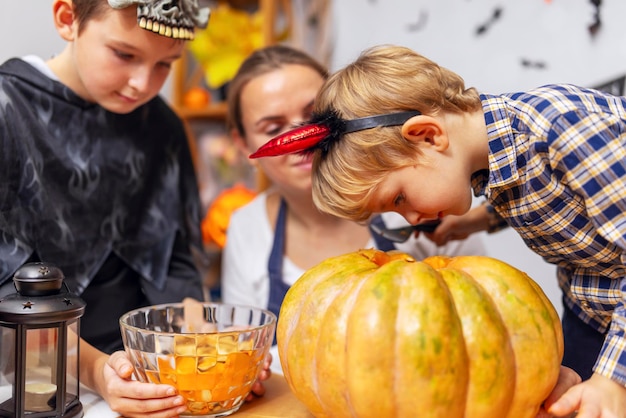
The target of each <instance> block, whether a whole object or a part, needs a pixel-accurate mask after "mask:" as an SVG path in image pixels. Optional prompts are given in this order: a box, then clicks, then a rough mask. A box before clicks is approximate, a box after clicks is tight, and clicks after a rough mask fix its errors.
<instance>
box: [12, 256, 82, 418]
mask: <svg viewBox="0 0 626 418" xmlns="http://www.w3.org/2000/svg"><path fill="white" fill-rule="evenodd" d="M63 279H64V276H63V273H62V272H61V270H60V269H59V268H57V267H55V266H54V265H52V264H48V263H29V264H25V265H23V266H22V267H21V268H20V269H19V270H18V271H17V272H16V273H15V275H14V276H13V284H14V285H15V289H16V290H17V293H13V294H10V295H7V296H6V297H4V298H2V299H0V331H1V333H2V334H1V335H0V337H1V338H0V417H19V418H21V417H29V418H39V417H42V418H43V417H82V416H83V406H82V404H81V403H80V399H79V388H80V379H79V373H78V356H79V341H80V317H81V316H82V315H83V313H84V312H85V302H84V301H83V300H82V299H80V298H79V297H77V296H75V295H73V294H72V293H71V292H70V291H69V289H68V287H67V285H66V284H65V283H64V282H63Z"/></svg>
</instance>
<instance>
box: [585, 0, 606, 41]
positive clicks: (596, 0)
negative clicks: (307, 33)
mask: <svg viewBox="0 0 626 418" xmlns="http://www.w3.org/2000/svg"><path fill="white" fill-rule="evenodd" d="M589 1H590V2H591V4H593V7H594V8H595V9H596V10H595V12H594V14H593V22H592V23H591V25H589V26H588V28H587V29H588V30H589V34H590V35H591V36H592V37H594V36H596V35H597V33H598V31H599V30H600V27H601V26H602V21H601V20H600V7H601V6H602V0H589Z"/></svg>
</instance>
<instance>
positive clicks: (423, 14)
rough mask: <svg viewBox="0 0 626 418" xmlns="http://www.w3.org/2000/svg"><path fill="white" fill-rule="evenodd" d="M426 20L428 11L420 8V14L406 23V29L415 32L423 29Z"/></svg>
mask: <svg viewBox="0 0 626 418" xmlns="http://www.w3.org/2000/svg"><path fill="white" fill-rule="evenodd" d="M426 22H428V12H427V11H425V10H420V14H419V16H418V17H417V20H416V21H415V22H413V23H409V24H408V25H407V30H408V31H409V32H417V31H420V30H422V29H424V26H426Z"/></svg>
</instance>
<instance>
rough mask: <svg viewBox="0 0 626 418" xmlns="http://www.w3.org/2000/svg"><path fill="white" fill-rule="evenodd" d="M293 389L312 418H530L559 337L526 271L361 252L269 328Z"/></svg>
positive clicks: (288, 300) (320, 269)
mask: <svg viewBox="0 0 626 418" xmlns="http://www.w3.org/2000/svg"><path fill="white" fill-rule="evenodd" d="M277 343H278V350H279V357H280V362H281V365H282V367H283V371H284V374H285V378H286V379H287V382H288V383H289V386H290V388H291V390H292V391H293V392H294V394H295V395H296V396H297V397H298V399H300V400H301V401H302V402H303V403H304V404H305V405H306V407H307V408H308V409H309V411H310V412H311V413H312V414H313V415H315V416H316V417H318V418H320V417H329V418H330V417H332V418H342V417H359V418H366V417H372V418H382V417H384V418H391V417H411V418H412V417H416V416H419V417H421V418H423V417H442V418H443V417H445V418H455V417H465V418H489V417H497V418H504V417H508V418H525V417H534V416H535V414H536V413H537V411H538V410H539V407H540V405H541V403H542V402H543V400H544V399H545V398H546V397H547V396H548V394H549V393H550V391H551V390H552V388H553V387H554V385H555V383H556V380H557V377H558V374H559V365H560V362H561V358H562V355H563V335H562V330H561V325H560V322H559V318H558V315H557V313H556V312H555V310H554V307H553V306H552V304H551V303H550V301H549V300H548V298H547V297H546V296H545V294H544V293H543V291H542V290H541V289H540V288H539V286H538V285H537V284H536V283H535V282H534V281H533V280H532V279H530V278H529V277H528V276H527V275H526V274H525V273H523V272H521V271H519V270H517V269H515V268H514V267H512V266H510V265H508V264H506V263H504V262H502V261H499V260H496V259H494V258H490V257H484V256H462V257H451V258H448V257H439V256H438V257H431V258H427V259H426V260H424V261H422V262H420V261H416V260H415V259H413V258H412V257H411V256H409V255H407V254H403V253H398V252H388V253H385V252H382V251H378V250H361V251H358V252H355V253H349V254H345V255H342V256H339V257H335V258H330V259H328V260H326V261H324V262H322V263H320V264H319V265H317V266H316V267H313V268H312V269H310V270H308V271H307V272H306V273H305V274H304V275H303V276H302V277H301V278H300V279H299V280H298V281H297V282H296V283H295V284H294V285H293V286H292V287H291V289H290V290H289V291H288V293H287V295H286V297H285V299H284V302H283V305H282V308H281V311H280V318H279V321H278V325H277Z"/></svg>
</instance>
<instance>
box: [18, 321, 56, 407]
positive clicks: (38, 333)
mask: <svg viewBox="0 0 626 418" xmlns="http://www.w3.org/2000/svg"><path fill="white" fill-rule="evenodd" d="M58 340H59V332H58V329H57V328H39V329H27V330H26V367H25V370H26V380H25V384H24V394H25V397H24V402H25V403H24V407H25V409H26V411H30V412H43V411H54V410H55V408H56V392H57V367H58V366H57V360H58V359H57V353H58Z"/></svg>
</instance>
